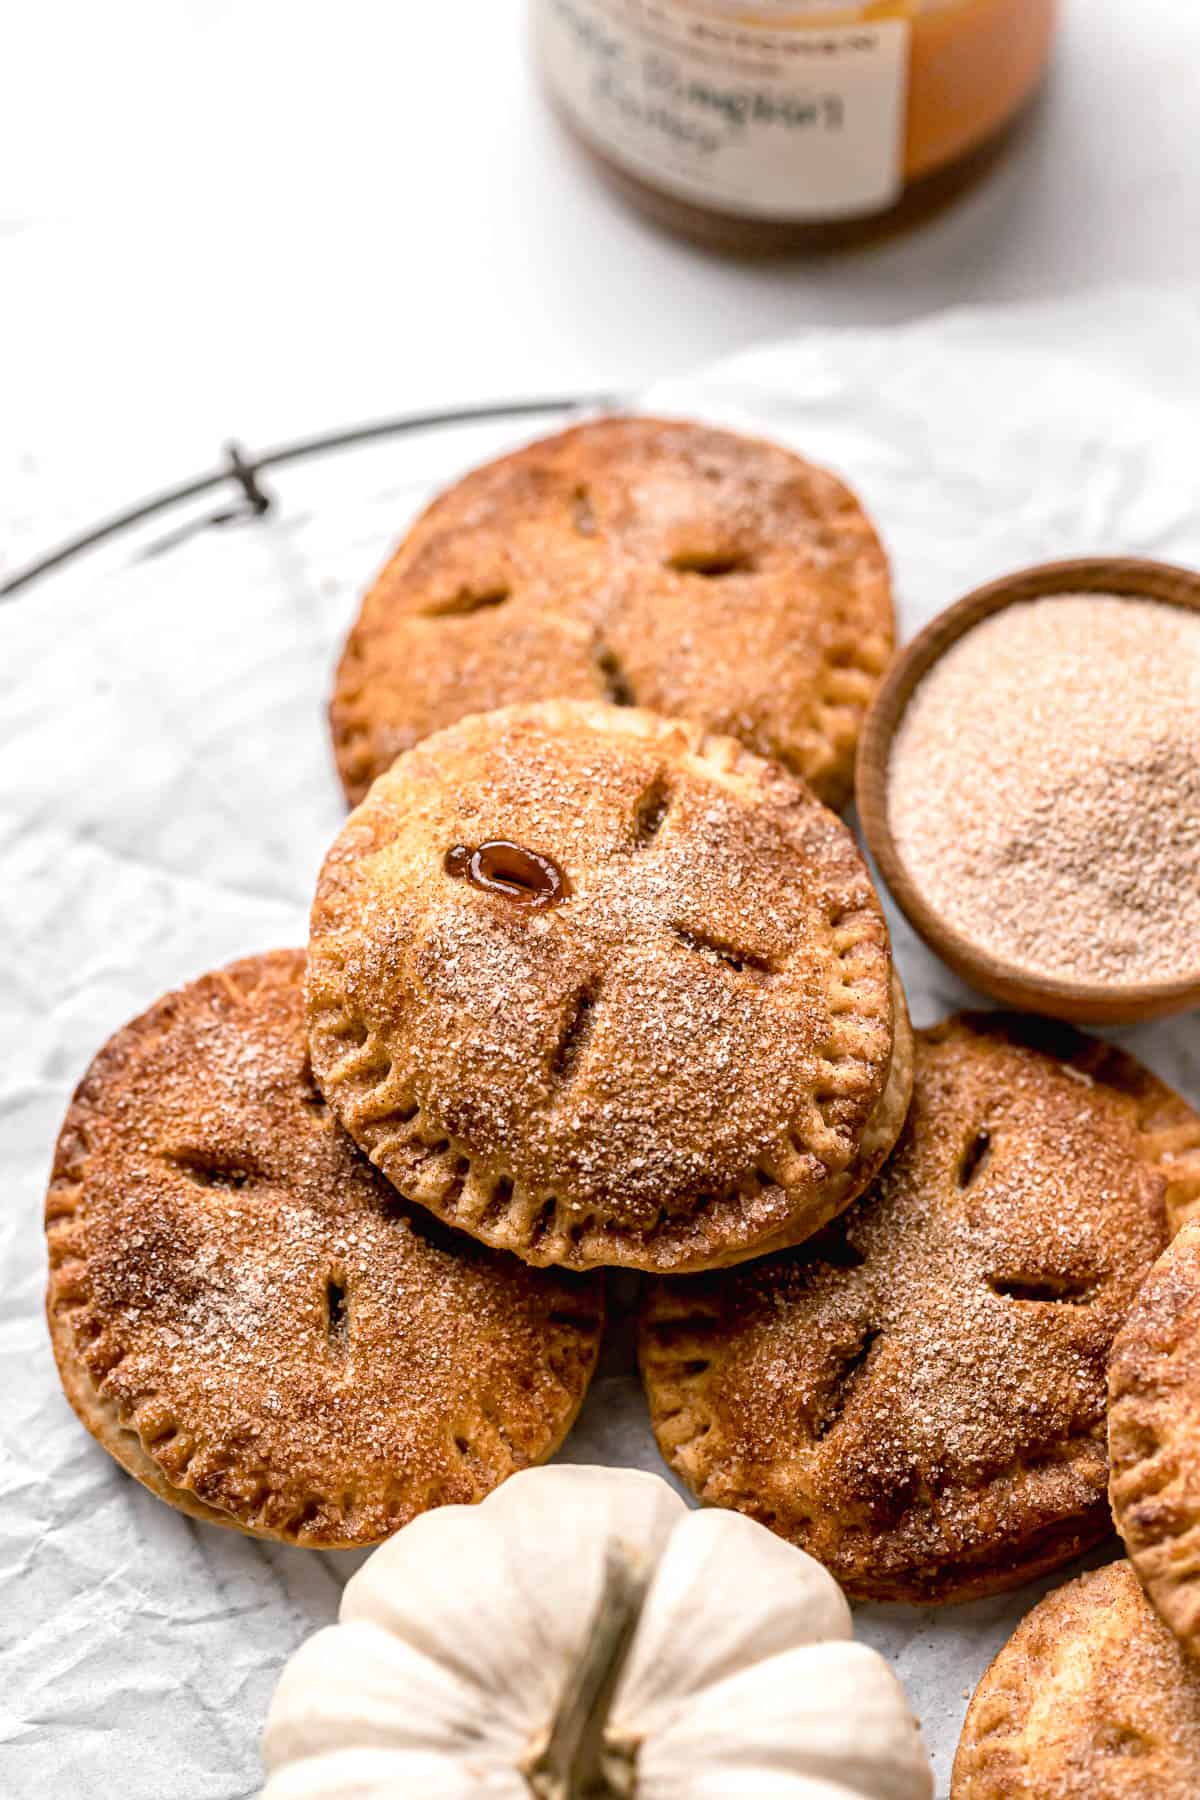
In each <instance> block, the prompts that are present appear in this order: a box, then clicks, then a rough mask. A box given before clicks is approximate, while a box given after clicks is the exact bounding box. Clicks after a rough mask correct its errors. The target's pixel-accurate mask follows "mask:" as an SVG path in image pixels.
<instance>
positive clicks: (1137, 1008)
mask: <svg viewBox="0 0 1200 1800" xmlns="http://www.w3.org/2000/svg"><path fill="white" fill-rule="evenodd" d="M1081 593H1097V594H1129V595H1132V596H1137V597H1140V598H1142V599H1152V600H1165V601H1169V602H1170V603H1171V604H1172V605H1174V606H1186V607H1190V608H1191V609H1192V610H1193V611H1196V612H1200V573H1196V572H1195V571H1193V570H1191V569H1181V568H1176V567H1174V566H1173V565H1172V564H1170V563H1158V562H1146V561H1143V560H1141V559H1140V558H1138V557H1132V556H1115V557H1108V556H1089V557H1081V558H1079V559H1078V560H1076V561H1070V562H1054V563H1039V564H1038V566H1037V567H1036V568H1032V569H1022V570H1020V571H1019V572H1018V573H1017V574H1015V575H1005V576H1003V577H1002V578H1001V579H1000V580H999V581H991V582H989V583H988V585H987V586H986V587H981V588H976V589H975V591H974V592H973V593H970V594H967V595H966V597H965V598H964V599H962V600H958V601H956V602H955V604H954V605H953V606H949V607H947V608H946V611H945V612H943V613H939V614H938V616H937V618H936V619H934V620H933V621H932V622H931V623H930V624H928V625H927V626H926V627H925V629H924V631H922V632H921V633H920V635H919V636H918V637H915V638H914V639H913V641H912V643H911V644H909V645H908V646H907V648H906V649H904V650H902V651H901V652H900V654H899V655H898V656H897V657H896V660H895V662H894V663H893V664H892V666H891V669H890V670H889V672H888V675H887V677H886V679H885V680H884V682H883V685H882V687H881V688H880V689H879V692H878V694H877V695H876V697H875V702H874V705H873V706H872V708H871V710H870V712H869V714H868V715H867V719H866V723H865V725H864V726H863V731H862V735H861V737H860V739H859V745H858V761H857V767H856V772H855V789H856V798H857V801H858V811H859V817H860V818H861V820H862V828H863V833H864V835H865V837H866V840H867V843H868V845H869V846H870V849H871V853H872V855H873V856H874V858H875V861H876V863H877V864H878V865H879V868H880V870H881V871H882V874H883V878H884V880H885V881H886V882H887V884H888V887H889V888H890V889H891V891H892V893H893V894H894V896H895V898H896V903H897V905H898V906H899V907H900V910H901V911H902V912H903V913H904V915H905V917H906V918H907V919H908V921H909V923H910V925H911V926H912V927H913V929H914V931H916V932H917V933H918V934H919V935H920V936H921V937H922V938H924V940H925V942H926V943H927V944H928V945H929V948H930V949H931V950H934V951H936V952H937V954H938V955H939V956H940V957H941V958H942V960H943V961H944V962H947V963H949V965H950V967H951V968H952V969H953V970H954V971H955V973H956V974H957V975H961V976H962V978H963V980H964V981H967V982H969V983H970V984H971V986H972V987H975V988H979V989H980V990H981V991H982V992H983V993H985V994H991V995H992V996H993V997H994V998H995V999H997V1000H1002V1001H1004V1003H1005V1004H1006V1005H1008V1006H1014V1007H1018V1008H1020V1009H1021V1010H1022V1011H1025V1012H1036V1013H1047V1014H1049V1015H1050V1016H1051V1017H1053V1018H1058V1019H1071V1020H1074V1021H1075V1022H1077V1023H1080V1024H1087V1025H1118V1024H1123V1025H1127V1024H1133V1023H1134V1022H1136V1021H1137V1020H1139V1019H1153V1018H1160V1017H1162V1016H1163V1015H1165V1014H1167V1013H1175V1012H1184V1011H1186V1009H1187V1008H1188V1007H1191V1006H1200V972H1197V973H1195V974H1192V975H1189V976H1188V977H1186V978H1184V979H1182V980H1174V981H1158V982H1142V983H1133V982H1131V983H1128V984H1126V985H1121V984H1119V983H1116V982H1085V981H1066V980H1063V979H1061V978H1059V977H1057V976H1042V975H1033V974H1030V972H1029V971H1028V969H1024V968H1022V967H1021V966H1020V965H1019V964H1015V963H1009V962H1006V961H1004V960H1003V959H1002V958H1001V957H997V956H993V955H992V954H991V953H990V952H989V951H987V950H984V949H982V948H981V947H980V946H979V945H978V944H975V943H972V942H971V940H970V939H969V938H966V937H964V936H963V935H962V934H961V932H960V931H958V930H957V929H956V928H955V927H954V926H952V925H950V924H948V923H947V922H946V920H945V919H943V918H942V917H941V915H940V914H939V913H938V912H936V911H935V910H934V908H933V907H932V906H931V905H930V904H929V902H928V901H927V900H926V898H925V896H924V894H923V893H922V891H921V889H920V888H919V887H918V886H917V885H916V883H915V881H914V880H913V878H912V876H911V875H910V874H909V872H908V869H907V867H906V866H905V864H904V862H903V860H902V858H901V856H900V852H899V850H898V849H897V846H896V840H895V838H894V836H893V835H892V828H891V825H890V823H889V820H888V803H887V802H888V796H887V785H888V762H889V759H890V756H891V748H892V740H893V738H894V737H895V734H896V732H897V730H898V728H899V725H900V721H901V719H902V718H903V716H904V709H905V707H906V706H907V705H908V702H909V699H910V698H911V696H912V694H913V692H914V690H915V689H916V687H917V684H918V682H920V681H921V680H922V679H923V677H924V676H925V675H926V674H927V673H928V672H929V670H930V669H931V668H932V666H933V664H934V663H935V662H936V661H937V660H938V658H939V657H940V656H943V655H944V654H945V652H946V651H947V650H948V649H949V648H950V646H951V644H954V643H956V642H957V641H958V639H959V638H960V637H962V636H963V635H964V633H966V632H968V631H970V630H971V629H972V628H973V627H974V626H976V625H978V624H979V622H980V621H981V620H982V619H986V618H988V617H989V616H990V615H991V614H992V613H996V612H999V611H1000V610H1001V609H1002V608H1003V607H1005V606H1012V605H1015V604H1017V603H1018V602H1020V601H1022V600H1038V599H1044V598H1047V597H1049V596H1053V595H1058V594H1081Z"/></svg>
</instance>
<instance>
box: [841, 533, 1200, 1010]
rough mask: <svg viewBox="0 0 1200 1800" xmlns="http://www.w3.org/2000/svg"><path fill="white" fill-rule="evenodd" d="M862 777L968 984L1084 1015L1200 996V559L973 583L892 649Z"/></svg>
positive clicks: (917, 911) (913, 899)
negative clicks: (1194, 568)
mask: <svg viewBox="0 0 1200 1800" xmlns="http://www.w3.org/2000/svg"><path fill="white" fill-rule="evenodd" d="M857 789H858V804H859V811H860V814H861V816H862V821H863V828H864V831H865V833H866V837H867V841H868V843H869V845H870V847H871V850H872V852H873V853H874V855H875V858H876V860H877V862H878V863H879V866H880V868H881V870H882V873H883V875H884V878H885V880H886V881H887V883H888V886H889V887H890V888H891V890H892V892H893V894H894V895H895V898H896V900H897V902H898V904H899V905H900V907H901V909H902V910H903V911H904V913H905V914H906V916H907V917H908V919H909V921H910V923H911V924H912V925H913V927H914V929H915V930H916V931H917V932H918V933H919V934H920V935H921V936H922V937H923V938H924V939H925V941H926V942H927V943H928V944H929V945H930V947H931V948H932V949H934V950H935V951H937V952H938V954H939V955H941V956H942V957H943V959H944V960H945V961H946V962H948V963H949V964H950V966H951V967H952V968H954V969H955V970H956V971H957V972H958V973H959V974H960V975H962V976H963V977H964V978H965V979H966V980H967V981H969V982H971V984H972V985H973V986H975V987H977V988H980V989H982V990H983V991H984V992H986V993H989V994H992V995H994V996H995V997H997V998H998V999H1001V1000H1003V1001H1005V1002H1006V1003H1008V1004H1015V1005H1019V1006H1021V1007H1024V1008H1026V1009H1027V1010H1032V1011H1038V1012H1043V1013H1049V1014H1052V1015H1054V1016H1056V1017H1060V1018H1068V1019H1074V1020H1079V1021H1083V1022H1090V1023H1117V1022H1122V1021H1132V1020H1134V1019H1141V1018H1150V1017H1153V1016H1156V1015H1159V1014H1164V1013H1169V1012H1178V1011H1182V1010H1184V1009H1185V1008H1187V1007H1189V1006H1195V1005H1200V575H1198V574H1195V573H1193V572H1191V571H1189V570H1186V569H1180V568H1174V567H1171V566H1170V565H1167V564H1162V563H1150V562H1144V561H1140V560H1136V559H1132V558H1089V559H1085V560H1080V561H1076V562H1067V563H1051V564H1045V565H1042V566H1041V567H1039V568H1036V569H1030V570H1025V571H1023V572H1022V573H1020V574H1018V575H1014V576H1010V577H1006V578H1004V579H1003V580H1000V581H997V582H993V583H991V584H990V585H989V586H988V587H985V588H981V589H978V590H977V591H976V592H975V593H972V594H969V595H968V596H967V597H966V598H965V599H964V600H961V601H959V602H958V603H957V604H956V605H955V606H952V607H950V608H949V609H948V610H947V611H946V612H944V613H942V614H940V615H939V617H938V618H936V619H935V620H934V621H933V623H932V624H931V625H930V626H928V627H927V628H926V630H925V631H923V632H922V633H921V634H920V636H919V637H918V638H916V639H915V640H914V642H913V643H912V644H911V645H910V646H909V647H908V649H907V650H906V651H905V652H904V653H903V654H902V655H901V656H900V657H899V658H898V659H897V662H896V663H895V665H894V666H893V668H892V671H891V672H890V674H889V676H888V678H887V680H886V681H885V683H884V685H883V687H882V688H881V689H880V692H879V694H878V697H877V699H876V702H875V705H874V707H873V709H872V712H871V714H870V716H869V718H868V720H867V724H866V727H865V729H864V732H863V736H862V740H861V743H860V748H859V756H858V770H857Z"/></svg>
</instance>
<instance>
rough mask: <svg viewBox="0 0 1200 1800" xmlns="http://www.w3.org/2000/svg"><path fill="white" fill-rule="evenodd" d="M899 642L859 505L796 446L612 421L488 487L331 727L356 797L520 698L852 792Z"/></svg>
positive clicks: (470, 490) (479, 477) (388, 594)
mask: <svg viewBox="0 0 1200 1800" xmlns="http://www.w3.org/2000/svg"><path fill="white" fill-rule="evenodd" d="M893 637H894V621H893V614H892V600H891V585H890V580H889V576H888V568H887V559H886V557H885V555H884V552H883V550H882V548H881V546H880V543H879V540H878V538H877V537H876V535H875V532H874V530H873V528H872V526H871V524H870V521H869V520H868V519H867V517H866V515H865V514H864V513H863V511H862V509H861V507H860V506H859V505H858V503H857V501H856V500H855V498H854V496H853V495H852V494H851V493H850V492H849V490H848V489H847V488H846V487H844V486H843V484H842V483H841V482H840V481H838V480H837V479H836V478H835V477H834V476H832V475H829V474H827V473H826V472H825V471H824V470H823V469H818V468H814V467H813V465H812V464H810V463H807V462H805V461H804V460H803V459H802V458H801V457H799V456H795V455H793V454H792V453H791V452H790V451H787V450H784V449H782V448H780V447H779V446H778V445H775V444H770V443H764V442H762V441H760V440H757V439H753V438H746V437H741V436H738V435H736V434H734V433H733V432H728V431H715V430H712V429H709V428H708V427H705V426H701V425H693V424H687V423H682V422H678V421H668V420H662V419H643V418H607V419H599V420H596V421H594V422H592V423H590V424H586V425H580V426H576V427H575V428H574V429H572V430H570V431H565V432H562V433H560V434H559V435H557V436H555V437H551V438H547V439H545V440H544V441H542V442H540V443H536V444H532V445H529V446H528V447H527V448H525V449H522V450H518V451H517V452H516V453H515V454H513V455H510V456H505V457H502V458H501V459H500V460H499V461H497V462H493V463H489V464H488V465H486V466H485V467H483V468H480V469H476V470H475V471H474V472H473V473H472V474H470V475H468V476H466V478H465V479H464V480H462V481H460V482H459V483H458V484H457V485H456V486H455V487H453V488H451V489H450V490H449V492H447V493H445V494H443V495H442V496H441V497H440V499H438V500H435V501H434V503H433V505H432V506H430V507H429V508H428V509H427V511H426V512H425V513H424V514H423V515H422V516H421V518H419V519H418V520H417V522H416V524H415V525H414V526H413V527H412V529H411V530H410V532H409V533H408V536H407V537H406V538H405V540H404V542H403V543H402V544H401V545H400V548H399V549H398V550H397V551H396V553H395V555H394V556H393V557H392V559H391V561H390V562H389V563H388V564H387V566H386V568H385V569H384V570H383V571H382V573H381V574H380V575H379V577H378V579H377V580H376V582H375V584H374V586H373V587H372V588H371V589H370V591H369V593H368V594H367V596H366V599H365V600H364V602H363V606H362V611H361V613H360V615H359V618H358V620H357V622H356V624H355V626H354V628H353V630H352V631H351V633H350V636H349V639H348V641H347V643H346V647H345V651H344V653H343V656H342V660H341V665H340V667H339V670H338V674H337V681H336V685H335V689H334V694H333V700H332V704H331V708H330V717H331V723H332V729H333V738H334V747H335V751H336V754H337V761H338V768H339V770H340V772H341V777H342V782H343V785H344V787H345V790H346V794H347V797H348V799H349V800H350V801H351V802H352V803H357V802H358V801H359V800H361V799H362V798H363V796H364V795H365V793H366V791H367V789H368V787H369V786H370V784H371V782H372V781H373V780H374V778H375V776H376V775H378V774H380V773H381V771H382V770H384V769H386V768H387V767H388V765H389V764H390V763H391V762H392V760H393V758H394V757H396V756H397V755H398V754H399V753H400V752H401V751H404V750H408V749H411V747H412V746H413V745H414V744H415V743H417V742H418V741H419V740H420V739H421V738H423V737H427V736H428V735H429V734H430V732H433V731H437V730H440V729H441V728H442V727H443V726H446V725H450V724H453V723H454V722H455V721H456V720H458V719H461V718H463V717H465V716H466V715H467V714H470V713H475V712H487V711H489V710H490V709H491V708H493V707H496V706H502V705H508V704H515V703H517V702H521V701H530V700H550V699H576V700H596V699H599V700H610V701H617V702H619V703H621V704H633V705H638V706H643V707H647V708H650V709H652V710H653V711H656V712H661V713H667V714H670V715H672V716H676V717H680V718H686V719H691V720H694V721H695V722H696V723H698V724H700V725H702V726H704V727H705V729H706V730H708V731H713V732H721V733H726V734H728V735H729V736H731V737H736V738H738V739H739V740H740V741H741V742H742V743H743V744H745V745H746V746H747V747H748V748H750V749H751V750H755V751H757V752H758V753H759V754H761V755H764V756H772V757H775V758H777V759H778V760H780V761H782V762H783V763H784V764H785V765H786V766H787V767H788V768H790V769H792V770H793V771H794V772H796V773H798V774H801V775H803V776H804V777H805V778H806V779H807V780H809V781H810V782H811V783H812V785H813V786H814V787H815V788H816V790H817V792H818V793H819V794H820V795H821V797H822V799H824V800H826V801H827V802H828V803H829V804H830V805H831V806H837V807H840V806H842V805H844V804H845V803H846V801H847V800H848V799H849V796H850V788H851V781H852V775H853V760H854V748H855V743H856V740H857V737H858V730H859V726H860V724H861V722H862V718H863V715H864V713H865V711H866V709H867V707H868V706H869V704H870V701H871V698H872V696H873V694H874V691H875V688H876V686H877V684H878V680H879V677H880V675H881V673H882V671H883V669H884V667H885V665H886V663H887V660H888V657H889V656H890V654H891V649H892V643H893Z"/></svg>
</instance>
